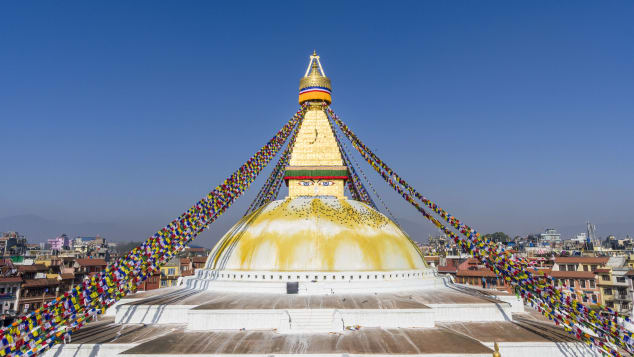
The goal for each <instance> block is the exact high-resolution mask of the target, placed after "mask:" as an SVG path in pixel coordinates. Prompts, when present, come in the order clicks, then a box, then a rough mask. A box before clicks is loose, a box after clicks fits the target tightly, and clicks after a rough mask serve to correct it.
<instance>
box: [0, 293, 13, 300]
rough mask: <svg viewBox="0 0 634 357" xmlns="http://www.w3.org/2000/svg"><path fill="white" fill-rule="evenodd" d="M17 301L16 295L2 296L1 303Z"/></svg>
mask: <svg viewBox="0 0 634 357" xmlns="http://www.w3.org/2000/svg"><path fill="white" fill-rule="evenodd" d="M8 300H15V295H14V294H6V293H5V294H0V301H8Z"/></svg>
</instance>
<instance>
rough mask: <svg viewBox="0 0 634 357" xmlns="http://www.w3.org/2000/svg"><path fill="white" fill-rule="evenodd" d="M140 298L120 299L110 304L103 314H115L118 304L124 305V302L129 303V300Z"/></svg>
mask: <svg viewBox="0 0 634 357" xmlns="http://www.w3.org/2000/svg"><path fill="white" fill-rule="evenodd" d="M138 300H141V299H139V298H130V299H121V300H119V301H117V302H115V303H114V304H113V305H112V306H110V307H109V308H108V309H107V310H106V313H105V314H104V316H116V315H117V310H118V309H119V307H120V306H122V305H125V304H129V303H131V302H135V301H138Z"/></svg>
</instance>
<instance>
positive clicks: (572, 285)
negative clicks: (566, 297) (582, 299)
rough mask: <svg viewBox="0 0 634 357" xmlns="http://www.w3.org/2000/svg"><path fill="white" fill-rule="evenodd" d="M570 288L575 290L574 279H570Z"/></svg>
mask: <svg viewBox="0 0 634 357" xmlns="http://www.w3.org/2000/svg"><path fill="white" fill-rule="evenodd" d="M568 286H569V287H571V288H574V287H575V281H574V280H572V279H568Z"/></svg>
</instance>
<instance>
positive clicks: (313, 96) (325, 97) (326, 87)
mask: <svg viewBox="0 0 634 357" xmlns="http://www.w3.org/2000/svg"><path fill="white" fill-rule="evenodd" d="M331 93H332V85H331V83H330V78H328V77H326V74H325V73H324V68H323V67H322V66H321V62H320V61H319V56H318V55H317V52H316V51H313V54H312V55H311V56H310V61H309V62H308V68H306V73H305V74H304V77H302V78H301V79H300V80H299V103H300V104H302V103H304V102H308V101H319V102H327V103H328V104H330V103H331V102H332V97H331Z"/></svg>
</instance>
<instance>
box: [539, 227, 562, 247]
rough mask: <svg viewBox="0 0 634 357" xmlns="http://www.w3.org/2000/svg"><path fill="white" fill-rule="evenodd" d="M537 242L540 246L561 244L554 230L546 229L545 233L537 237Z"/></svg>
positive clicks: (558, 235) (559, 236)
mask: <svg viewBox="0 0 634 357" xmlns="http://www.w3.org/2000/svg"><path fill="white" fill-rule="evenodd" d="M539 240H540V242H541V243H542V244H550V243H561V234H559V233H557V230H556V229H554V228H546V231H545V232H544V233H541V234H540V235H539Z"/></svg>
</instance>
